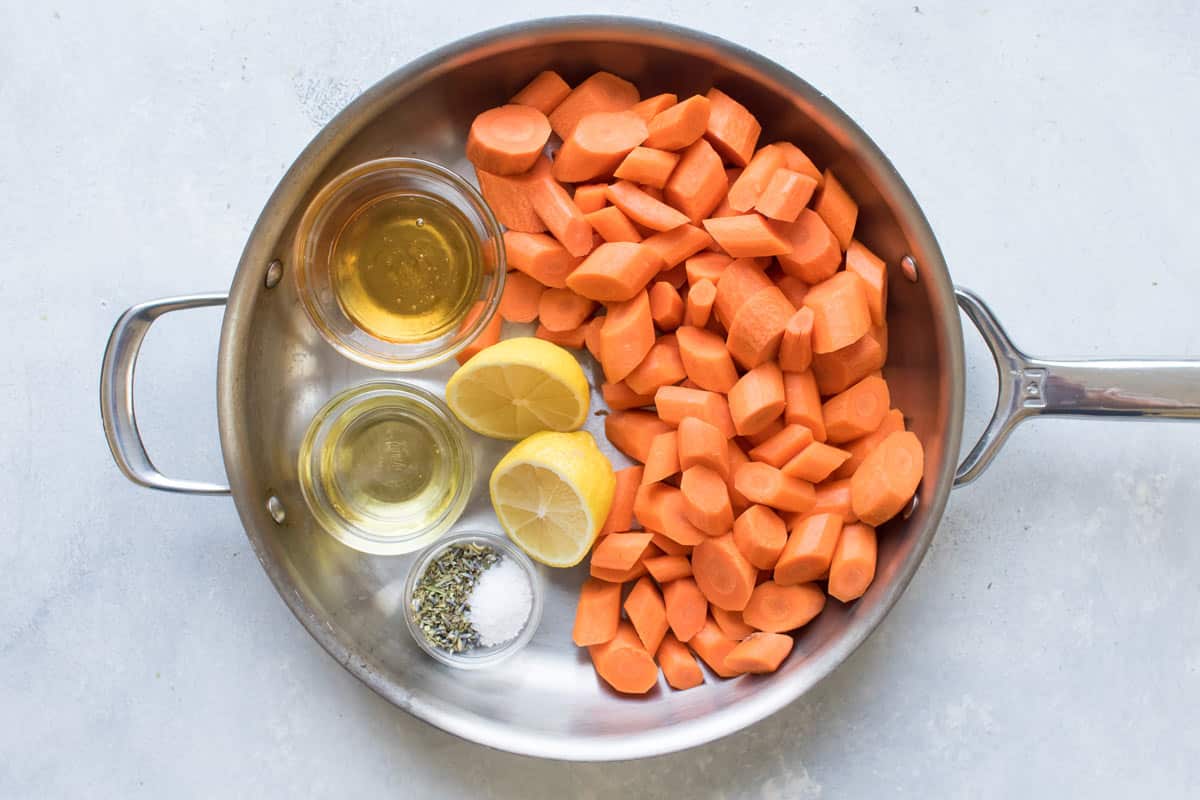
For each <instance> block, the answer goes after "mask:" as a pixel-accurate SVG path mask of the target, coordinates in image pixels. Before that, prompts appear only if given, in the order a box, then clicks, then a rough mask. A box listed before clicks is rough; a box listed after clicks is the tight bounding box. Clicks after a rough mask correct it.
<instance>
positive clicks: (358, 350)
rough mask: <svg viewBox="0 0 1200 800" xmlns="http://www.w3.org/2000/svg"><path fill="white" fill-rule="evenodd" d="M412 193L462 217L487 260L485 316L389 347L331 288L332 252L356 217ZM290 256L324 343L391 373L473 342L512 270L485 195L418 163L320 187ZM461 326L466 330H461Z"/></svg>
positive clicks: (359, 170) (468, 316)
mask: <svg viewBox="0 0 1200 800" xmlns="http://www.w3.org/2000/svg"><path fill="white" fill-rule="evenodd" d="M412 195H417V196H424V197H429V198H432V199H434V200H440V201H442V202H444V203H446V204H447V205H449V206H451V207H452V208H454V209H456V210H457V211H458V212H459V213H460V214H461V215H462V217H463V220H464V221H465V223H466V227H467V228H468V229H469V230H468V233H469V235H471V236H472V237H474V238H475V240H476V243H477V244H478V246H479V251H480V258H481V260H482V264H481V265H480V267H481V276H480V281H479V288H478V293H477V295H476V297H475V300H476V301H478V302H477V303H476V304H477V305H479V304H482V311H481V312H479V313H476V312H475V311H473V310H470V309H469V308H464V312H463V315H462V316H461V317H460V318H458V320H457V321H456V324H452V325H450V327H449V328H448V329H447V330H445V331H444V332H442V333H435V334H434V335H433V336H432V338H428V339H420V340H411V341H392V340H388V339H383V338H379V337H378V336H375V335H373V334H372V333H370V332H368V331H366V330H364V329H363V328H362V327H361V326H360V325H359V324H358V323H357V322H355V321H354V320H353V319H352V318H351V316H350V315H349V314H348V313H347V312H346V309H345V308H343V307H342V304H341V302H340V301H339V300H338V297H337V293H336V291H335V289H334V277H333V271H334V270H333V254H334V250H335V247H336V245H337V242H338V238H339V236H340V235H341V234H342V232H343V231H344V230H345V229H346V228H347V226H348V225H349V224H350V223H351V222H352V221H353V220H354V219H355V218H356V216H357V215H358V214H359V212H361V211H363V210H365V209H367V208H368V207H370V206H371V205H372V204H374V203H376V202H377V201H380V200H383V199H385V198H391V197H400V196H412ZM293 258H294V261H295V265H296V267H295V269H293V270H292V274H293V275H295V281H296V291H297V295H298V296H299V299H300V303H301V305H302V306H303V307H304V311H305V312H306V313H307V314H308V318H309V319H310V320H311V321H312V323H313V325H314V326H316V328H317V330H318V331H320V333H321V335H322V336H323V337H324V338H325V340H326V341H327V342H329V344H330V345H332V346H333V347H334V348H335V349H336V350H337V351H338V352H340V353H341V354H342V355H344V356H346V357H347V358H351V359H353V360H355V361H357V362H359V363H360V364H365V365H366V366H368V367H374V368H375V369H381V370H388V371H412V370H418V369H425V368H427V367H430V366H433V365H434V364H437V363H439V362H441V361H444V360H445V359H447V358H449V357H450V356H452V355H454V354H455V353H457V352H459V351H460V350H462V349H463V348H464V347H466V346H467V345H468V344H470V343H471V341H472V340H473V339H474V338H475V337H476V336H478V335H479V333H480V332H482V331H483V329H484V328H485V327H487V325H488V323H489V322H490V321H491V320H492V318H493V317H494V316H495V314H496V311H497V309H498V308H499V306H500V296H501V293H502V292H503V290H504V275H505V272H506V270H507V262H506V260H505V254H504V238H503V232H502V230H501V228H500V223H499V222H497V221H496V217H495V215H493V214H492V210H491V209H490V208H489V207H488V205H487V203H486V202H484V199H483V197H482V196H481V195H480V194H479V192H478V191H477V190H476V189H475V187H474V186H472V185H471V184H470V183H468V182H467V181H465V180H463V178H461V177H460V176H458V175H457V174H455V173H454V172H451V171H450V170H448V169H446V168H445V167H442V166H440V165H438V164H434V163H432V162H429V161H423V160H421V159H418V158H380V159H376V160H374V161H368V162H366V163H363V164H359V165H358V166H356V167H353V168H351V169H349V170H347V171H346V172H343V173H342V174H341V175H338V176H337V177H336V178H334V179H333V180H332V181H330V182H329V183H328V184H326V185H325V186H324V187H322V189H321V190H320V191H319V192H317V195H316V196H315V197H314V198H313V200H312V202H311V203H309V206H308V208H307V209H306V210H305V212H304V216H303V217H302V218H301V220H300V226H299V228H298V229H297V231H296V238H295V244H294V253H293ZM462 320H465V321H466V322H465V324H458V323H459V322H461V321H462Z"/></svg>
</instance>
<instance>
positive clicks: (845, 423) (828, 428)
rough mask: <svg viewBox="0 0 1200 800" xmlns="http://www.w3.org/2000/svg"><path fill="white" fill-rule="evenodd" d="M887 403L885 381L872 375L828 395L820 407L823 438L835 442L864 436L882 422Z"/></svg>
mask: <svg viewBox="0 0 1200 800" xmlns="http://www.w3.org/2000/svg"><path fill="white" fill-rule="evenodd" d="M891 402H892V401H891V396H890V394H889V393H888V385H887V381H885V380H884V379H883V378H880V377H878V376H874V375H872V376H868V377H866V378H863V379H862V380H861V381H859V382H858V383H856V384H854V385H853V386H851V387H850V388H849V389H846V390H845V391H844V392H841V393H840V394H837V395H835V396H833V397H831V398H829V400H827V401H825V405H823V406H822V407H821V417H822V419H823V420H824V421H825V434H826V439H827V441H829V442H832V443H834V444H838V443H841V442H849V441H851V440H853V439H857V438H859V437H860V436H866V435H867V434H868V433H870V432H871V431H873V430H875V429H876V428H878V427H879V425H880V423H882V422H883V418H884V417H885V416H887V412H888V408H890V407H891ZM839 464H840V462H839Z"/></svg>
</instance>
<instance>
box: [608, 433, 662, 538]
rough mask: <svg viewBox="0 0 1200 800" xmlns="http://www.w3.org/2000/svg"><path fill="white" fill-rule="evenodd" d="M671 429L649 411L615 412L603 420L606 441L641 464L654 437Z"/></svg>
mask: <svg viewBox="0 0 1200 800" xmlns="http://www.w3.org/2000/svg"><path fill="white" fill-rule="evenodd" d="M672 427H673V426H671V425H669V424H667V423H666V422H664V421H663V420H661V419H659V418H658V416H657V415H655V414H653V413H651V412H649V411H617V412H614V413H612V414H609V415H608V416H606V417H605V418H604V435H605V436H607V437H608V441H610V442H612V445H613V446H614V447H616V448H617V449H618V450H620V451H621V452H622V453H624V454H625V455H627V456H629V457H630V458H632V459H633V460H634V461H641V462H643V463H645V461H646V455H647V454H648V453H649V451H650V442H652V441H653V440H654V437H655V436H657V435H658V434H660V433H666V432H667V431H669V430H671V429H672ZM638 519H641V517H638ZM643 524H645V521H644V520H643Z"/></svg>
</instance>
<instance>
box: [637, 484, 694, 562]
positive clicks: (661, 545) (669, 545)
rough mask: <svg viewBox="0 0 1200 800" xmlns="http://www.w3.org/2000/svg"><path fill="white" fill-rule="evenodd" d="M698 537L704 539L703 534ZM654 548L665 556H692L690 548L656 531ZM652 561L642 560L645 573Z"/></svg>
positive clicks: (648, 559)
mask: <svg viewBox="0 0 1200 800" xmlns="http://www.w3.org/2000/svg"><path fill="white" fill-rule="evenodd" d="M670 488H674V487H670ZM699 535H700V538H704V534H703V533H702V532H700V533H699ZM654 546H655V547H657V548H658V549H659V550H661V551H662V552H663V555H665V556H684V557H685V558H688V557H690V556H691V555H692V548H691V546H690V545H686V544H680V543H679V542H677V541H675V540H674V539H672V538H671V537H669V536H667V535H666V534H662V533H659V532H658V531H655V532H654ZM653 560H654V559H653V558H643V559H642V563H643V564H645V565H646V571H647V572H648V571H649V569H650V562H651V561H653ZM691 569H692V562H691V561H688V573H689V574H690V573H691Z"/></svg>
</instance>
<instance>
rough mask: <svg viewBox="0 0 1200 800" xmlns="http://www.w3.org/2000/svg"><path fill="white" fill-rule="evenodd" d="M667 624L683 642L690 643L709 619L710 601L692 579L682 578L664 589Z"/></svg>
mask: <svg viewBox="0 0 1200 800" xmlns="http://www.w3.org/2000/svg"><path fill="white" fill-rule="evenodd" d="M662 594H663V601H664V602H665V603H666V606H667V623H668V625H670V628H671V633H673V634H675V636H676V637H677V638H678V639H679V641H681V642H686V641H690V640H691V638H692V637H693V636H695V635H696V633H697V632H698V631H699V630H700V629H701V628H703V627H704V623H705V621H707V619H708V600H706V599H705V597H704V593H703V592H701V591H700V587H699V586H697V585H696V581H694V580H693V579H691V578H680V579H679V580H675V581H671V582H670V583H668V584H666V585H665V586H663V587H662Z"/></svg>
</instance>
